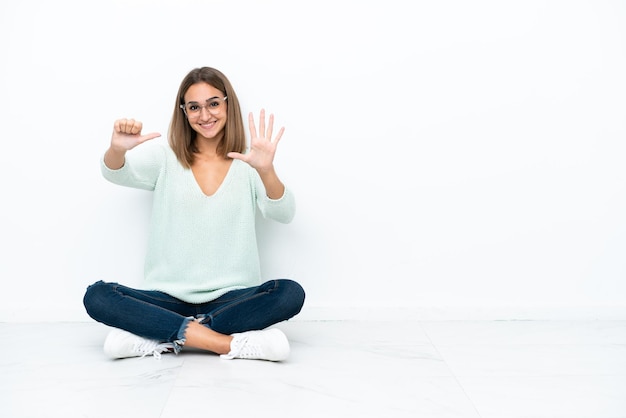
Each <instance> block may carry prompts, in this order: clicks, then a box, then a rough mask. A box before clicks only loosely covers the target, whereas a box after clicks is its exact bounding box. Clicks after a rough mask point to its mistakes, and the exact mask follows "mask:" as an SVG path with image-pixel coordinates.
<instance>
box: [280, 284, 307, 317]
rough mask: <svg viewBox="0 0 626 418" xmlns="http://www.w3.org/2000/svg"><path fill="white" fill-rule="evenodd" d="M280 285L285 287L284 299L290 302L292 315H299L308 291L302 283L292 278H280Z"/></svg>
mask: <svg viewBox="0 0 626 418" xmlns="http://www.w3.org/2000/svg"><path fill="white" fill-rule="evenodd" d="M279 283H280V284H279V286H280V287H281V288H282V289H283V292H284V295H283V300H284V302H285V303H286V304H288V305H289V306H288V310H289V311H291V316H295V315H297V314H298V313H299V312H300V310H302V306H304V299H305V297H306V293H305V292H304V288H303V287H302V286H301V285H300V283H298V282H296V281H294V280H290V279H280V280H279Z"/></svg>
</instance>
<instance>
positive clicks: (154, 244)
mask: <svg viewBox="0 0 626 418" xmlns="http://www.w3.org/2000/svg"><path fill="white" fill-rule="evenodd" d="M248 123H249V132H250V147H249V149H247V148H246V139H245V131H244V125H243V120H242V116H241V110H240V106H239V101H238V100H237V95H236V94H235V91H234V90H233V87H232V86H231V84H230V82H229V80H228V79H227V78H226V76H225V75H224V74H222V73H221V72H220V71H218V70H216V69H214V68H210V67H202V68H196V69H194V70H192V71H191V72H189V73H188V74H187V76H186V77H185V78H184V79H183V81H182V83H181V85H180V88H179V90H178V94H177V96H176V102H175V106H174V113H173V116H172V120H171V122H170V126H169V133H168V142H169V144H163V143H161V142H159V140H156V141H154V139H155V138H157V137H159V136H160V134H159V133H149V134H143V133H142V123H141V122H139V121H136V120H134V119H119V120H117V121H115V124H114V128H113V134H112V137H111V144H110V146H109V148H108V150H107V151H106V153H105V154H104V156H103V158H102V160H101V170H102V174H103V176H104V177H105V178H106V179H107V180H109V181H111V182H113V183H115V184H119V185H122V186H128V187H134V188H139V189H146V190H151V191H152V192H153V209H152V211H153V213H152V218H151V224H150V235H149V242H148V249H147V255H146V259H145V274H144V276H145V277H144V284H143V285H142V286H141V289H135V288H130V287H127V286H123V285H121V284H118V283H114V282H103V281H98V282H96V283H94V284H92V285H91V286H89V287H88V288H87V291H86V293H85V296H84V299H83V303H84V305H85V308H86V310H87V313H88V314H89V315H90V316H91V317H92V318H93V319H95V320H96V321H98V322H101V323H104V324H106V325H108V326H111V327H113V328H114V329H113V330H112V331H111V332H110V333H109V335H108V336H107V338H106V340H105V343H104V351H105V353H106V354H107V355H109V356H110V357H113V358H126V357H137V356H145V355H148V354H152V355H155V356H156V357H159V356H160V355H161V353H163V352H174V353H178V352H179V351H180V350H181V349H182V348H183V347H193V348H195V349H201V350H206V351H209V352H213V353H217V354H220V355H221V357H222V358H224V359H233V358H246V359H261V360H270V361H281V360H284V359H286V358H287V356H288V355H289V351H290V349H289V342H288V340H287V338H286V336H285V335H284V334H283V333H282V332H281V331H280V330H279V329H277V328H268V327H270V326H271V325H273V324H276V323H278V322H281V321H285V320H287V319H289V318H292V317H293V316H295V315H296V314H298V313H299V312H300V310H301V308H302V306H303V304H304V298H305V294H304V290H303V289H302V287H301V286H300V285H299V284H298V283H296V282H295V281H293V280H289V279H276V280H271V281H266V282H263V283H262V280H261V273H260V263H259V254H258V249H257V241H256V231H255V216H256V212H257V210H258V211H259V212H260V214H261V215H262V216H264V217H266V218H269V219H273V220H275V221H278V222H281V223H288V222H290V221H291V220H292V218H293V216H294V213H295V200H294V197H293V194H292V193H291V192H290V190H289V189H288V188H286V187H285V185H284V184H283V183H282V181H281V180H280V178H279V177H278V175H277V173H276V171H275V169H274V165H273V161H274V155H275V153H276V147H277V145H278V143H279V141H280V138H281V137H282V135H283V132H284V128H281V129H280V130H279V131H278V133H277V134H276V135H275V136H274V137H272V135H273V125H274V117H273V115H270V116H269V118H268V123H267V125H266V121H265V111H264V110H261V112H260V119H259V129H258V131H257V128H256V125H255V121H254V117H253V115H252V114H250V115H249V117H248ZM135 147H137V148H135ZM131 150H132V151H131Z"/></svg>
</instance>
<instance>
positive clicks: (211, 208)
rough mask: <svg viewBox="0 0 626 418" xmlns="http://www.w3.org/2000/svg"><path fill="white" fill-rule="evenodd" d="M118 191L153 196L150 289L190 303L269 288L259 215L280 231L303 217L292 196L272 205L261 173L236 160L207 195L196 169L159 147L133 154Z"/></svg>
mask: <svg viewBox="0 0 626 418" xmlns="http://www.w3.org/2000/svg"><path fill="white" fill-rule="evenodd" d="M100 166H101V171H102V175H103V176H104V178H106V179H107V180H109V181H110V182H112V183H115V184H119V185H122V186H127V187H133V188H137V189H144V190H150V191H152V192H153V204H152V215H151V220H150V233H149V237H148V246H147V253H146V258H145V264H144V281H143V286H142V287H143V288H144V289H146V290H159V291H162V292H165V293H167V294H169V295H171V296H174V297H176V298H178V299H180V300H182V301H185V302H188V303H194V304H198V303H204V302H209V301H211V300H214V299H216V298H218V297H220V296H222V295H223V294H225V293H227V292H228V291H230V290H235V289H242V288H246V287H251V286H256V285H259V284H260V283H261V268H260V259H259V252H258V247H257V237H256V226H255V220H256V213H257V209H258V211H259V212H260V214H261V215H262V216H263V217H265V218H268V219H273V220H275V221H277V222H280V223H289V222H291V220H292V219H293V217H294V215H295V209H296V206H295V199H294V196H293V194H292V192H291V191H290V190H289V189H287V188H285V192H284V194H283V196H282V197H281V198H279V199H270V198H269V197H267V195H266V193H265V187H264V186H263V182H262V181H261V178H260V176H259V174H258V173H257V171H256V170H255V169H254V168H252V167H251V166H250V165H248V164H247V163H245V162H243V161H241V160H237V159H234V160H233V161H232V164H231V166H230V168H229V169H228V172H227V174H226V177H225V178H224V180H223V182H222V184H221V185H220V186H219V188H218V189H217V190H216V192H215V193H214V194H213V195H211V196H207V195H206V194H204V193H203V192H202V190H201V189H200V186H199V185H198V182H197V181H196V179H195V177H194V175H193V172H192V171H191V169H188V168H185V167H183V166H182V164H180V162H179V161H178V160H177V158H176V155H175V154H174V152H173V151H172V149H171V148H170V147H169V145H166V144H164V143H162V142H160V141H158V140H152V141H150V142H147V143H144V144H142V145H139V146H138V147H136V148H134V149H132V150H131V151H128V152H127V153H126V158H125V162H124V166H123V167H122V168H120V169H117V170H112V169H110V168H108V167H107V166H106V165H105V164H104V156H102V158H101V160H100Z"/></svg>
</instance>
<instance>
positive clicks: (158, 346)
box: [133, 340, 173, 360]
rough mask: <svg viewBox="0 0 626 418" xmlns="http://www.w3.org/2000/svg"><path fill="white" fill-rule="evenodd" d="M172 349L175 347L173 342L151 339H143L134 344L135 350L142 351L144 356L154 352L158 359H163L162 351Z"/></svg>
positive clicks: (153, 354)
mask: <svg viewBox="0 0 626 418" xmlns="http://www.w3.org/2000/svg"><path fill="white" fill-rule="evenodd" d="M170 349H173V346H172V344H171V343H158V342H155V341H151V340H143V341H141V342H140V343H137V344H135V345H134V346H133V350H135V351H136V352H138V353H142V355H141V357H142V358H143V357H145V356H148V355H150V354H152V356H154V358H155V359H157V360H160V359H161V353H163V352H166V351H169V350H170Z"/></svg>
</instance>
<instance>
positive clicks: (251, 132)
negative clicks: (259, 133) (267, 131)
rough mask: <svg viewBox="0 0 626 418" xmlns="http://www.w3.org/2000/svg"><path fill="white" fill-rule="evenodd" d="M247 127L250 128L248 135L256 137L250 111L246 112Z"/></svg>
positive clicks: (252, 116)
mask: <svg viewBox="0 0 626 418" xmlns="http://www.w3.org/2000/svg"><path fill="white" fill-rule="evenodd" d="M248 129H249V130H250V137H251V138H256V126H254V115H253V114H252V112H250V113H249V114H248Z"/></svg>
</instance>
